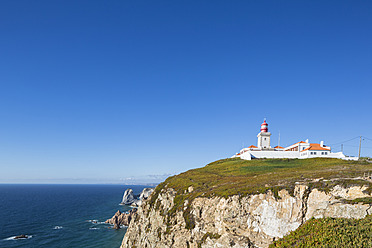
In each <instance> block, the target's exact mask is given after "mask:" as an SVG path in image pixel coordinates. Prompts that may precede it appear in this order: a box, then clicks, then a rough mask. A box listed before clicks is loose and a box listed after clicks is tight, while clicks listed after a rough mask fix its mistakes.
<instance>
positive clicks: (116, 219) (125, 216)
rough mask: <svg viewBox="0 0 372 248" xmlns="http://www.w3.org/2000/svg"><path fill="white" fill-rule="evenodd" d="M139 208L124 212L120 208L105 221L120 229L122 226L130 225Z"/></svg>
mask: <svg viewBox="0 0 372 248" xmlns="http://www.w3.org/2000/svg"><path fill="white" fill-rule="evenodd" d="M136 213H137V209H136V208H134V209H131V210H130V211H129V212H128V213H122V212H120V211H119V210H118V211H117V212H116V213H115V215H114V216H113V217H112V218H111V219H108V220H106V221H105V223H108V224H112V225H114V227H113V228H114V229H120V226H122V225H124V226H128V225H129V223H130V222H131V220H132V219H133V217H134V216H135V215H136Z"/></svg>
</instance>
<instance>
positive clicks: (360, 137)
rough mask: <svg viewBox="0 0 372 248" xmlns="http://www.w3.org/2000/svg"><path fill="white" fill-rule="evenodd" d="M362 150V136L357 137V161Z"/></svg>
mask: <svg viewBox="0 0 372 248" xmlns="http://www.w3.org/2000/svg"><path fill="white" fill-rule="evenodd" d="M361 149H362V136H359V154H358V159H360V150H361Z"/></svg>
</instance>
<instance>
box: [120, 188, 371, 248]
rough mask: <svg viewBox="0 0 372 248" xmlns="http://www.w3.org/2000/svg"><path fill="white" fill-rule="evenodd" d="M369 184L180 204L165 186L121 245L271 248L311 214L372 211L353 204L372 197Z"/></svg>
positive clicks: (353, 215)
mask: <svg viewBox="0 0 372 248" xmlns="http://www.w3.org/2000/svg"><path fill="white" fill-rule="evenodd" d="M365 189H366V188H365V187H364V186H354V187H349V188H343V187H342V186H339V185H337V186H335V187H334V188H333V190H330V191H327V192H323V191H322V190H320V189H317V188H311V189H310V188H309V186H308V185H299V184H298V185H296V186H295V188H294V191H293V192H288V191H287V190H285V189H282V190H280V191H278V192H277V193H275V194H274V193H273V192H272V191H270V190H269V191H268V192H267V193H264V194H263V193H261V194H251V195H247V196H244V197H241V196H239V195H233V196H230V197H226V198H224V197H217V196H215V197H202V196H199V197H197V198H195V199H193V200H192V201H191V202H190V203H189V202H188V200H187V199H186V200H185V201H184V203H183V205H181V207H177V208H176V209H175V208H173V206H175V202H177V201H179V200H180V199H179V198H177V192H176V191H175V190H174V189H172V188H166V187H164V188H162V189H160V191H159V192H158V193H157V195H155V196H156V198H155V197H154V199H151V200H147V201H145V202H144V204H143V205H142V206H141V207H140V208H139V209H138V212H137V217H136V221H135V223H134V222H132V223H131V224H130V225H129V227H128V230H127V232H126V234H125V236H124V239H123V242H122V245H121V248H130V247H173V248H178V247H179V248H181V247H182V248H183V247H189V248H197V247H235V248H238V247H242V248H243V247H268V246H269V245H270V244H271V243H272V242H273V240H275V239H278V238H281V237H283V236H284V235H286V234H288V233H289V232H290V231H292V230H295V229H297V228H298V227H299V226H300V225H301V224H302V223H304V222H305V221H307V220H309V219H310V218H312V217H315V218H321V217H334V218H338V217H344V218H364V217H365V216H366V215H367V214H371V213H372V209H371V207H370V205H369V204H363V203H358V204H352V203H351V201H352V200H353V199H356V198H360V197H371V195H368V194H366V193H365ZM190 191H191V192H192V190H189V191H188V193H190Z"/></svg>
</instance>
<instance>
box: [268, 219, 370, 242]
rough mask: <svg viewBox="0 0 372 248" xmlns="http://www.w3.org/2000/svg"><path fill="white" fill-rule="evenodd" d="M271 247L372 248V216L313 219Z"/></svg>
mask: <svg viewBox="0 0 372 248" xmlns="http://www.w3.org/2000/svg"><path fill="white" fill-rule="evenodd" d="M270 247H271V248H274V247H372V216H367V217H366V218H364V219H360V220H356V219H344V218H337V219H334V218H322V219H311V220H309V221H307V222H306V223H305V224H303V225H302V226H300V227H299V228H298V229H297V230H295V231H293V232H291V233H290V234H289V235H287V236H285V237H283V238H282V239H279V240H277V241H275V242H274V243H273V244H271V245H270Z"/></svg>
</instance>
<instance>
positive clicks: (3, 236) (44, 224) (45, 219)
mask: <svg viewBox="0 0 372 248" xmlns="http://www.w3.org/2000/svg"><path fill="white" fill-rule="evenodd" d="M127 188H132V189H133V191H134V193H135V194H139V193H140V192H141V191H142V189H143V188H145V186H139V185H135V186H123V185H23V184H22V185H16V184H12V185H10V184H0V247H1V248H8V247H9V248H13V247H27V248H28V247H38V248H39V247H48V248H51V247H61V248H62V247H63V248H64V247H66V248H73V247H79V248H90V247H100V248H118V247H119V246H120V244H121V241H122V239H123V237H124V234H125V232H126V228H122V229H119V230H114V229H112V228H110V227H111V226H110V225H108V224H104V223H102V222H104V221H105V220H106V219H109V218H111V217H112V216H113V215H114V214H115V213H116V211H117V210H120V211H122V212H123V211H128V210H130V209H131V208H130V207H128V206H121V205H119V203H120V202H121V199H122V196H123V193H124V191H125V190H126V189H127ZM94 222H97V223H94ZM22 234H25V235H27V236H29V237H30V238H28V239H17V240H15V239H14V236H17V235H22Z"/></svg>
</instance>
